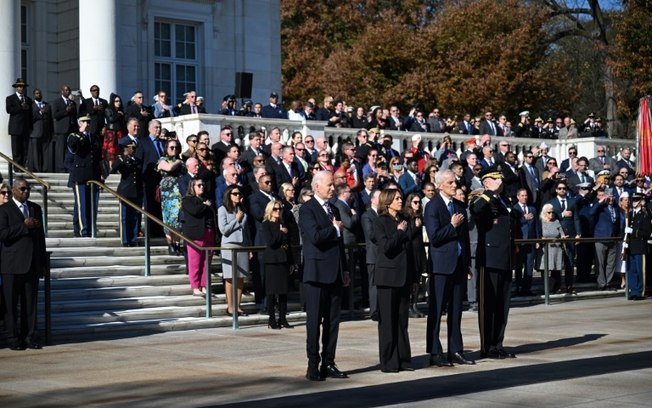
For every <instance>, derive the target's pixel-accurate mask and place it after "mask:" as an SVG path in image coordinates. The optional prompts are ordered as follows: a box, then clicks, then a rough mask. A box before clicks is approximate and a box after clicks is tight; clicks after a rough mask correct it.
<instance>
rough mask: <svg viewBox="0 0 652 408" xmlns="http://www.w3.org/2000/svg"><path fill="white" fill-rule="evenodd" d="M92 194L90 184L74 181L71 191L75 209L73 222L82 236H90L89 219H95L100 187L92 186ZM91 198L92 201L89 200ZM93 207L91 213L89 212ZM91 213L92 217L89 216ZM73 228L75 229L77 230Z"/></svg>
mask: <svg viewBox="0 0 652 408" xmlns="http://www.w3.org/2000/svg"><path fill="white" fill-rule="evenodd" d="M92 190H93V194H92V195H91V186H90V185H88V184H86V183H75V186H74V187H73V192H74V194H75V209H76V214H77V215H76V218H75V220H74V222H75V223H76V224H77V225H76V226H77V228H78V229H79V234H80V235H81V236H82V237H90V236H91V233H92V231H91V229H92V226H91V220H92V219H95V220H96V221H97V206H98V205H99V204H100V189H99V187H98V186H93V188H92ZM91 200H93V202H91ZM91 207H93V210H94V211H93V213H91ZM91 214H92V216H93V218H91ZM77 228H75V230H77Z"/></svg>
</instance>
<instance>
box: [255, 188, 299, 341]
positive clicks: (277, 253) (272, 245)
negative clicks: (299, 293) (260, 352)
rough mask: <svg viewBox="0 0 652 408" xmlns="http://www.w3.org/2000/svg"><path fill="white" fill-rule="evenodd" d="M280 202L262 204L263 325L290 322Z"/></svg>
mask: <svg viewBox="0 0 652 408" xmlns="http://www.w3.org/2000/svg"><path fill="white" fill-rule="evenodd" d="M282 214H283V203H281V202H280V201H277V200H272V201H270V202H269V203H267V206H266V207H265V215H264V216H263V226H262V234H263V239H264V240H265V243H266V244H267V247H266V248H265V251H264V252H263V262H264V263H265V294H266V295H267V312H268V313H269V320H268V322H267V327H269V328H270V329H280V328H281V327H285V328H287V329H292V328H293V326H292V325H290V324H289V323H288V321H287V318H286V315H287V308H288V280H289V277H290V262H289V261H290V258H291V256H289V252H288V249H289V237H288V229H287V227H286V226H285V225H284V224H283V216H282ZM277 297H278V314H279V317H278V321H277V320H276V318H275V316H276V310H275V307H276V298H277Z"/></svg>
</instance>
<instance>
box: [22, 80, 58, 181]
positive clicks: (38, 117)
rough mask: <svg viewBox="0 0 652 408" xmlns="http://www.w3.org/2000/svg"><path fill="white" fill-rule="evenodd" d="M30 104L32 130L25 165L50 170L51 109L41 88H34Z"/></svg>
mask: <svg viewBox="0 0 652 408" xmlns="http://www.w3.org/2000/svg"><path fill="white" fill-rule="evenodd" d="M33 96H34V102H33V106H32V131H31V133H30V135H29V148H28V149H27V152H28V153H27V154H28V156H27V167H28V168H29V170H30V171H43V172H48V173H50V172H52V155H48V154H47V153H48V152H49V147H50V138H52V110H51V109H50V104H49V103H47V102H45V101H44V100H43V95H42V94H41V90H40V89H38V88H36V89H34V93H33Z"/></svg>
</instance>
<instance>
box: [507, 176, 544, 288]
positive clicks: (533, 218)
mask: <svg viewBox="0 0 652 408" xmlns="http://www.w3.org/2000/svg"><path fill="white" fill-rule="evenodd" d="M516 199H517V200H518V202H517V203H516V204H514V207H513V208H514V212H515V213H516V215H517V217H518V220H519V224H520V225H521V234H522V237H523V239H536V238H537V236H538V235H537V225H538V217H537V210H536V208H534V206H531V205H528V203H527V199H528V196H527V190H526V189H524V188H522V189H520V190H518V192H517V193H516ZM535 255H536V253H535V249H534V244H519V246H518V260H517V263H516V267H515V268H514V269H515V271H516V287H517V291H518V294H519V295H521V296H532V295H534V294H533V293H532V291H531V290H530V289H531V288H532V273H533V272H534V258H535Z"/></svg>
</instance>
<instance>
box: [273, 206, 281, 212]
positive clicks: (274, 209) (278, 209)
mask: <svg viewBox="0 0 652 408" xmlns="http://www.w3.org/2000/svg"><path fill="white" fill-rule="evenodd" d="M272 211H281V209H280V208H278V207H274V208H272Z"/></svg>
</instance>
